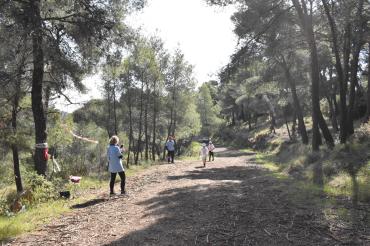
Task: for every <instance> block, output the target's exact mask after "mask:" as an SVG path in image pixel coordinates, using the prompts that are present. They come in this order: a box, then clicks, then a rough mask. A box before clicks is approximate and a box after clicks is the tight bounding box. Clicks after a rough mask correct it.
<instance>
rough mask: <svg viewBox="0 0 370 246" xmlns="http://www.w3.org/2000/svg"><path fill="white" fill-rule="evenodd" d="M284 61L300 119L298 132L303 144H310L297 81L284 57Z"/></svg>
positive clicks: (283, 64) (295, 107)
mask: <svg viewBox="0 0 370 246" xmlns="http://www.w3.org/2000/svg"><path fill="white" fill-rule="evenodd" d="M282 61H283V63H282V66H283V69H284V72H285V76H286V79H287V81H288V83H289V86H290V90H291V92H292V98H293V103H294V109H295V114H296V116H297V118H298V131H299V133H300V135H301V137H302V143H303V144H308V135H307V130H306V125H305V123H304V119H303V112H302V108H301V104H300V102H299V99H298V95H297V88H296V85H295V81H294V80H293V78H292V75H291V74H290V71H289V67H288V65H287V64H286V62H285V58H284V57H283V59H282Z"/></svg>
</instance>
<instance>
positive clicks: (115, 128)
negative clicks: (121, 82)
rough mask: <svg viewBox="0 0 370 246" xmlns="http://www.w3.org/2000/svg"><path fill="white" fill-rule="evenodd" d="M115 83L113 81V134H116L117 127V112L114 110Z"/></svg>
mask: <svg viewBox="0 0 370 246" xmlns="http://www.w3.org/2000/svg"><path fill="white" fill-rule="evenodd" d="M116 87H117V86H116V81H113V91H112V94H113V117H114V134H115V135H117V134H118V127H117V110H116V107H117V106H116Z"/></svg>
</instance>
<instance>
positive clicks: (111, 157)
mask: <svg viewBox="0 0 370 246" xmlns="http://www.w3.org/2000/svg"><path fill="white" fill-rule="evenodd" d="M118 143H119V138H118V137H117V136H112V137H111V138H110V140H109V147H108V150H107V157H108V171H109V172H110V183H109V188H110V194H111V195H114V194H115V193H114V182H115V181H116V176H117V173H118V175H119V176H120V178H121V194H126V190H125V184H126V175H125V169H124V168H123V165H122V157H123V151H124V148H123V145H121V147H119V146H118Z"/></svg>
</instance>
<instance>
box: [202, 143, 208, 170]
mask: <svg viewBox="0 0 370 246" xmlns="http://www.w3.org/2000/svg"><path fill="white" fill-rule="evenodd" d="M207 155H208V148H207V145H206V144H205V143H203V144H202V148H201V149H200V157H201V158H202V161H203V167H206V161H207Z"/></svg>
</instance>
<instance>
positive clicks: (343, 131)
mask: <svg viewBox="0 0 370 246" xmlns="http://www.w3.org/2000/svg"><path fill="white" fill-rule="evenodd" d="M322 3H323V5H324V8H325V13H326V16H327V18H328V21H329V25H330V30H331V36H332V43H333V51H334V55H335V69H336V72H337V78H338V83H339V95H340V110H341V112H342V113H341V114H340V133H339V138H340V142H341V143H345V142H346V141H347V114H346V112H347V102H346V101H347V99H346V87H347V86H346V83H347V81H345V78H344V71H343V68H342V62H341V58H340V50H339V45H338V30H337V26H336V23H335V20H334V19H333V17H332V15H331V13H330V8H329V5H328V3H327V0H322ZM336 121H337V120H336V115H335V114H334V115H332V122H333V127H334V129H335V130H336V129H337V128H338V127H337V126H336Z"/></svg>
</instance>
